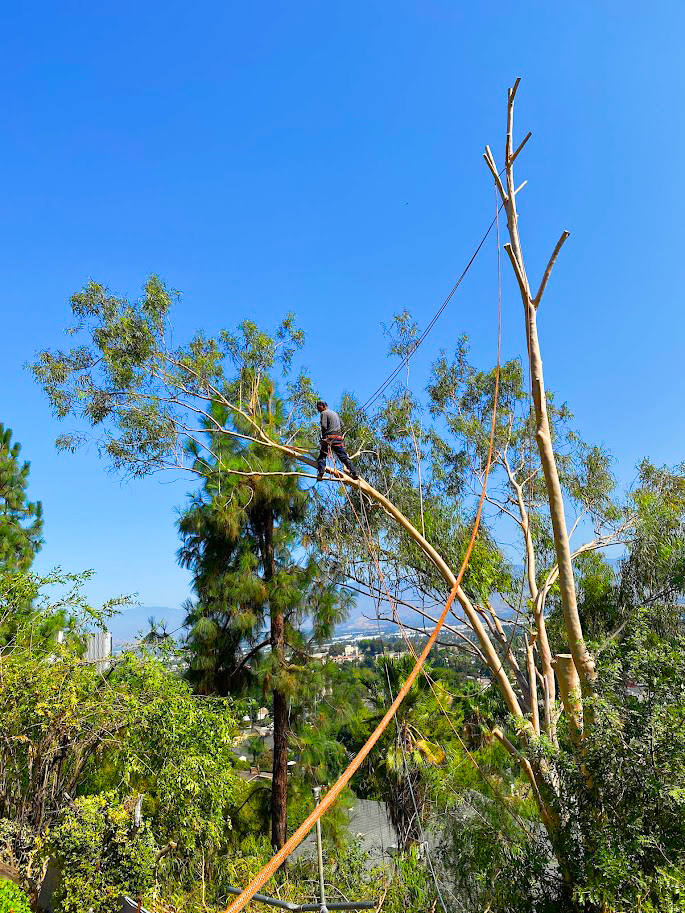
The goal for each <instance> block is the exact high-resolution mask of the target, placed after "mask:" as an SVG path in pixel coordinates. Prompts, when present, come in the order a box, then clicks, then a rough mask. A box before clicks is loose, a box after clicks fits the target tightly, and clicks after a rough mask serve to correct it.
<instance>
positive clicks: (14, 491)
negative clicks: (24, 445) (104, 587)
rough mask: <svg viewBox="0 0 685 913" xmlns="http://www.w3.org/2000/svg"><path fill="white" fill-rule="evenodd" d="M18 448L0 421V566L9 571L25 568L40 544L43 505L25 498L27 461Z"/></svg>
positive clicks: (31, 561) (27, 475)
mask: <svg viewBox="0 0 685 913" xmlns="http://www.w3.org/2000/svg"><path fill="white" fill-rule="evenodd" d="M20 451H21V446H20V445H19V444H18V443H14V444H13V443H12V432H11V430H10V429H9V428H5V426H4V425H2V424H0V567H1V568H3V569H5V570H10V571H12V570H17V571H27V570H28V569H29V568H30V567H31V565H32V564H33V559H34V558H35V556H36V553H37V552H38V551H39V550H40V547H41V545H42V544H43V540H42V538H41V536H42V533H43V506H42V504H41V502H40V501H30V500H29V499H28V496H27V488H28V482H29V470H30V464H29V463H28V462H27V461H24V462H23V463H22V462H21V461H20V459H19V454H20Z"/></svg>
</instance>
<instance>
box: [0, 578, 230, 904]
mask: <svg viewBox="0 0 685 913" xmlns="http://www.w3.org/2000/svg"><path fill="white" fill-rule="evenodd" d="M2 580H3V577H2V575H0V583H1V582H2ZM10 581H11V583H12V584H13V585H14V587H15V588H16V583H17V578H16V575H12V576H11V578H10ZM53 582H59V583H61V585H62V587H63V586H64V582H68V579H67V578H65V577H63V578H60V579H59V580H58V581H53ZM72 583H73V592H72V593H71V595H69V593H68V591H67V597H66V598H65V597H61V598H60V599H57V600H55V601H54V604H53V603H52V602H51V600H50V596H49V588H48V593H45V594H43V595H42V596H41V598H39V599H37V600H35V609H34V613H35V614H34V616H33V617H31V618H27V619H26V620H25V622H24V623H23V624H22V625H21V626H20V627H19V628H18V630H17V633H16V635H15V637H14V639H13V642H12V643H11V644H9V645H7V646H6V647H5V648H3V649H2V650H0V732H1V733H2V735H1V736H0V770H1V771H2V774H1V775H0V820H3V819H4V820H5V821H8V822H11V828H10V830H11V833H10V834H9V835H8V837H7V840H6V842H7V844H8V849H9V852H10V854H11V855H12V857H13V858H14V859H15V860H16V861H17V862H18V864H19V867H20V868H21V870H22V875H23V877H24V879H25V880H26V882H27V883H28V884H29V885H30V886H31V888H32V891H33V892H37V890H38V888H39V886H40V881H41V879H42V877H43V874H44V871H43V870H42V869H41V867H40V865H38V863H37V862H36V859H37V858H38V857H37V856H36V854H37V853H38V851H39V849H40V844H41V841H43V839H44V837H45V834H46V832H47V830H49V829H50V828H51V827H52V826H54V825H55V822H56V820H57V818H58V817H59V815H60V814H61V812H62V811H63V810H64V809H65V808H66V807H68V806H70V805H71V803H72V801H73V799H74V798H75V797H76V796H80V795H93V794H100V793H103V792H106V791H107V790H112V789H115V790H116V791H117V794H118V795H119V797H120V799H122V800H123V799H127V798H130V797H131V796H142V797H143V815H144V817H145V818H146V820H148V821H149V822H150V824H151V826H152V827H153V830H154V834H155V838H156V840H157V841H158V842H159V844H160V845H164V844H168V843H171V842H173V843H174V844H176V845H177V846H178V851H179V853H192V852H194V851H196V850H197V848H198V847H199V846H202V847H204V849H205V851H206V852H208V853H209V852H214V851H219V850H220V849H221V848H222V847H224V846H225V845H226V841H227V839H228V830H229V829H230V821H227V813H228V810H229V808H231V807H233V805H234V804H235V802H236V800H237V797H238V796H239V795H240V793H241V791H242V789H243V787H242V785H241V782H240V780H239V779H238V777H237V775H236V774H235V771H234V769H233V758H234V755H233V752H232V749H231V746H232V744H233V741H234V739H235V735H236V731H237V727H236V724H235V720H234V716H233V713H232V709H231V707H230V704H229V702H228V701H227V700H226V699H224V698H218V697H216V698H198V697H197V696H195V695H193V694H192V691H191V688H190V686H189V684H188V683H187V682H185V681H183V680H182V679H179V678H178V677H177V676H175V675H173V674H171V673H170V672H169V671H168V670H167V668H166V666H165V664H164V662H162V661H161V659H159V658H153V657H150V656H148V655H146V654H145V653H142V654H141V655H140V656H137V655H134V654H130V653H129V654H124V655H122V656H121V657H119V658H117V659H116V660H114V661H113V662H112V664H111V665H110V667H109V668H108V669H107V670H106V671H105V672H101V671H99V670H97V669H96V668H95V667H94V665H93V664H89V663H84V662H83V660H82V658H81V654H82V650H81V643H80V638H79V637H78V636H76V635H77V634H78V629H77V630H76V631H75V633H74V635H73V636H71V637H68V638H66V639H65V641H64V643H62V644H56V643H55V642H54V638H53V639H50V638H48V639H45V640H44V639H41V638H39V637H36V636H35V631H36V630H37V629H39V627H40V624H41V623H42V622H43V621H44V619H45V618H46V616H49V615H50V613H51V611H53V610H55V611H57V612H59V613H61V612H62V611H63V610H64V606H65V602H67V603H68V608H69V613H70V615H71V618H72V624H73V625H74V626H76V625H77V624H78V625H80V624H82V623H83V621H84V620H89V621H90V622H91V623H92V621H93V620H94V615H93V613H92V611H91V610H89V609H88V607H87V604H86V603H85V601H84V600H83V596H82V593H81V590H80V586H81V583H82V580H81V579H79V578H78V577H76V578H75V579H74V580H73V581H72ZM26 591H27V592H28V593H31V594H35V592H36V582H35V580H31V579H30V580H29V582H28V583H26ZM0 592H2V590H1V589H0ZM98 614H99V613H96V614H95V618H97V616H98ZM79 615H81V616H83V617H79Z"/></svg>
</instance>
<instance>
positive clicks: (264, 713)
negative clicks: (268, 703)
mask: <svg viewBox="0 0 685 913" xmlns="http://www.w3.org/2000/svg"><path fill="white" fill-rule="evenodd" d="M268 715H269V711H268V709H267V708H266V707H260V708H259V710H258V711H257V719H258V720H265V719H266V718H267V717H268Z"/></svg>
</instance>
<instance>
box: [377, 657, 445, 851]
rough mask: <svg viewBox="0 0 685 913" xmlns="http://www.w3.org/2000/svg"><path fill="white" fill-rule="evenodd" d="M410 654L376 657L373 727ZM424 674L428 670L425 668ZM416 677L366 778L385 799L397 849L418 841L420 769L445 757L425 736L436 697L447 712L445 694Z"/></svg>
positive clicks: (423, 798)
mask: <svg viewBox="0 0 685 913" xmlns="http://www.w3.org/2000/svg"><path fill="white" fill-rule="evenodd" d="M411 665H412V661H411V658H410V657H407V658H403V659H400V660H392V659H389V658H386V657H380V658H379V659H378V661H377V668H376V674H375V675H374V676H373V677H372V678H371V679H370V680H369V681H368V683H367V685H368V694H367V697H368V701H369V702H370V703H371V705H372V707H373V711H372V714H371V716H370V717H369V718H368V720H367V725H368V726H370V727H372V728H373V727H375V726H376V725H377V723H378V721H379V720H380V719H381V718H382V716H383V715H384V713H385V710H386V708H387V706H388V704H389V703H390V701H391V700H392V699H393V697H394V696H395V695H396V694H397V691H398V690H399V688H400V687H401V685H402V682H403V681H404V679H405V678H406V676H407V674H408V673H409V670H410V669H411ZM427 672H428V675H430V673H431V670H430V668H429V669H427ZM433 688H434V689H435V691H433V690H432V688H431V684H429V680H428V678H427V677H426V676H421V677H419V678H418V679H417V680H416V681H415V682H414V684H413V685H412V687H411V688H410V690H409V693H408V694H407V697H406V698H405V700H404V701H403V702H402V704H401V705H400V708H399V710H398V712H397V716H396V721H395V724H394V725H393V726H391V727H389V729H388V730H387V733H386V736H385V737H384V741H383V745H382V750H381V754H380V758H379V760H378V761H377V762H376V765H375V767H374V768H373V769H372V770H371V772H370V774H371V776H370V780H371V782H373V781H376V789H377V791H378V793H379V794H380V795H382V796H383V798H384V799H385V801H386V803H387V806H388V812H389V815H390V820H391V821H392V823H393V826H394V828H395V831H396V833H397V838H398V844H399V847H400V850H401V851H402V852H404V851H406V850H407V849H409V848H410V847H411V846H413V845H415V844H417V843H419V842H420V838H421V834H422V827H423V824H424V823H425V820H426V814H427V805H428V793H427V790H426V778H425V772H426V769H427V768H428V767H435V766H439V765H440V764H442V763H443V761H444V760H445V751H444V749H443V747H442V746H441V745H440V744H438V743H437V742H435V741H434V740H433V739H431V738H428V737H427V736H428V733H429V732H430V733H431V734H432V732H433V730H434V726H433V723H434V720H435V717H436V715H437V713H439V712H440V710H439V708H438V703H437V702H438V701H440V705H441V706H442V707H444V709H445V711H446V712H447V711H448V708H449V705H450V703H451V698H450V695H449V694H448V692H447V691H446V690H445V689H444V687H443V686H442V684H441V683H439V682H436V683H435V684H434V685H433Z"/></svg>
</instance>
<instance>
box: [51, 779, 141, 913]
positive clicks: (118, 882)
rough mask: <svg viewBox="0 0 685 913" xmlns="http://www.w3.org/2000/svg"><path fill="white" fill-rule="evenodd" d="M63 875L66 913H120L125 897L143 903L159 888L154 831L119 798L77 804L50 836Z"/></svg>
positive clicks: (105, 795)
mask: <svg viewBox="0 0 685 913" xmlns="http://www.w3.org/2000/svg"><path fill="white" fill-rule="evenodd" d="M49 852H50V853H51V854H52V855H53V858H54V859H55V861H56V863H57V865H58V867H59V869H60V873H61V881H60V886H59V889H58V893H57V897H56V901H57V903H58V905H59V910H60V911H61V913H82V911H83V910H91V909H92V911H93V913H116V911H117V910H118V909H119V902H118V899H119V897H121V895H122V894H128V895H129V896H130V897H134V898H135V897H139V896H141V895H142V894H143V893H145V891H147V890H148V889H149V888H150V887H151V886H152V884H153V882H154V868H155V856H156V847H155V842H154V839H153V837H152V834H151V833H150V829H149V826H148V825H147V824H146V823H145V822H144V821H143V822H142V824H141V826H140V827H138V828H136V827H135V826H134V822H133V820H132V816H131V809H130V808H129V807H128V806H127V805H126V804H122V803H121V802H119V801H118V799H117V797H116V796H115V795H114V794H113V793H102V794H101V795H99V796H88V797H86V798H82V799H77V801H76V802H75V803H74V807H73V808H71V809H68V810H67V811H65V812H63V813H62V815H61V817H60V819H59V822H58V824H57V826H56V827H55V828H54V830H53V831H52V832H51V834H50V838H49Z"/></svg>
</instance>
